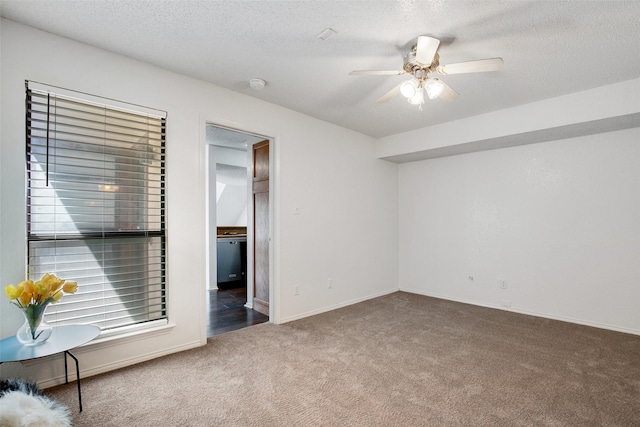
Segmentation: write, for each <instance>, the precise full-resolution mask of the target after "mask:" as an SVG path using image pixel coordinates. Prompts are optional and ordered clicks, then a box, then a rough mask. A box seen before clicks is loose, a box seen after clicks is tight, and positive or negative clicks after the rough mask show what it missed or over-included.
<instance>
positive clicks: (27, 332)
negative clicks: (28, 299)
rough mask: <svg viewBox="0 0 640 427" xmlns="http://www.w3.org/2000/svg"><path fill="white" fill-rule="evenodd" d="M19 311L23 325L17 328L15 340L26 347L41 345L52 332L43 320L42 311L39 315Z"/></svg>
mask: <svg viewBox="0 0 640 427" xmlns="http://www.w3.org/2000/svg"><path fill="white" fill-rule="evenodd" d="M20 311H21V312H22V314H23V315H24V323H23V324H22V326H20V328H18V332H16V339H17V340H18V341H19V342H20V343H21V344H22V345H26V346H31V345H38V344H42V343H43V342H45V341H46V340H48V339H49V337H50V336H51V332H53V327H52V326H51V325H50V324H48V323H47V322H46V321H45V320H44V319H43V317H44V310H42V312H41V313H39V315H38V314H34V313H33V312H27V311H24V310H20Z"/></svg>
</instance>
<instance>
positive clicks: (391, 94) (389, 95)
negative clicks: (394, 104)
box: [376, 82, 404, 104]
mask: <svg viewBox="0 0 640 427" xmlns="http://www.w3.org/2000/svg"><path fill="white" fill-rule="evenodd" d="M402 83H404V82H402ZM402 83H400V84H399V85H397V86H396V87H394V88H393V89H391V90H390V91H389V92H387V93H385V94H384V96H383V97H382V98H380V99H378V100H377V101H376V102H377V103H378V104H384V103H385V102H387V101H388V100H390V99H391V98H393V97H394V96H396V95H397V94H399V93H400V86H401V85H402Z"/></svg>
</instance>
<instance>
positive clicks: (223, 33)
mask: <svg viewBox="0 0 640 427" xmlns="http://www.w3.org/2000/svg"><path fill="white" fill-rule="evenodd" d="M0 7H1V9H0V12H1V14H2V16H3V17H5V18H8V19H11V20H14V21H17V22H20V23H24V24H27V25H30V26H33V27H36V28H40V29H43V30H45V31H49V32H51V33H54V34H59V35H61V36H64V37H68V38H70V39H75V40H79V41H82V42H84V43H87V44H90V45H93V46H97V47H100V48H103V49H107V50H110V51H113V52H117V53H120V54H123V55H126V56H129V57H133V58H137V59H140V60H142V61H146V62H148V63H151V64H155V65H157V66H160V67H163V68H166V69H169V70H173V71H176V72H178V73H182V74H186V75H189V76H193V77H196V78H199V79H202V80H206V81H209V82H212V83H215V84H216V85H219V86H222V87H226V88H229V89H231V90H234V91H237V92H240V93H244V94H247V95H250V96H253V97H256V98H260V99H263V100H265V101H268V102H272V103H274V104H278V105H281V106H284V107H287V108H290V109H292V110H296V111H299V112H301V113H304V114H308V115H310V116H313V117H317V118H319V119H322V120H326V121H328V122H331V123H335V124H338V125H340V126H344V127H346V128H350V129H353V130H356V131H358V132H362V133H364V134H368V135H371V136H374V137H382V136H386V135H391V134H397V133H401V132H404V131H409V130H413V129H417V128H421V127H425V126H429V125H433V124H436V123H441V122H446V121H450V120H455V119H459V118H463V117H468V116H472V115H477V114H481V113H485V112H489V111H494V110H499V109H503V108H508V107H511V106H515V105H519V104H524V103H528V102H533V101H537V100H541V99H545V98H550V97H554V96H558V95H564V94H567V93H571V92H576V91H580V90H585V89H590V88H593V87H597V86H602V85H606V84H609V83H615V82H618V81H623V80H629V79H633V78H637V77H639V76H640V50H639V49H638V40H639V36H640V2H638V1H508V0H505V1H444V0H440V1H408V0H404V1H371V0H370V1H193V0H182V1H162V0H153V1H139V0H136V1H132V0H119V1H114V0H108V1H103V0H94V1H67V0H57V1H12V0H1V1H0ZM327 27H330V28H332V29H334V30H335V31H336V32H337V34H335V35H334V36H333V37H330V38H329V39H327V40H321V39H319V38H318V37H317V35H318V34H319V33H320V32H322V31H323V30H324V29H325V28H327ZM419 35H431V36H433V37H437V38H439V39H440V40H441V41H442V44H441V47H440V50H439V53H440V62H441V63H444V64H446V63H453V62H460V61H466V60H473V59H481V58H490V57H502V58H503V59H504V62H505V65H504V68H503V69H502V70H501V71H499V72H493V73H479V74H463V75H451V76H444V77H443V78H442V79H443V80H444V81H445V82H446V83H447V84H448V85H449V86H451V87H452V88H453V89H455V90H456V91H457V92H458V93H459V94H460V97H459V98H458V99H457V100H456V101H454V102H451V103H446V102H443V101H440V100H435V101H427V104H426V105H425V107H424V110H423V111H419V110H418V108H417V107H415V106H412V105H410V104H408V103H407V102H406V100H404V98H402V97H396V98H394V99H392V100H391V101H390V102H388V103H386V104H377V103H376V100H377V99H378V98H379V97H381V96H382V95H384V94H385V93H386V92H387V91H388V90H390V89H391V88H392V87H394V86H395V85H396V84H398V83H399V82H401V81H402V80H403V79H407V76H377V77H374V76H359V77H355V76H349V75H348V73H349V72H350V71H351V70H355V69H385V70H386V69H391V70H394V69H401V67H402V55H403V54H404V53H406V51H407V50H408V49H409V48H410V47H411V46H412V44H413V43H415V39H416V37H417V36H419ZM256 77H258V78H262V79H264V80H266V81H267V86H266V88H265V89H263V90H261V91H256V90H253V89H250V88H249V84H248V81H249V79H251V78H256Z"/></svg>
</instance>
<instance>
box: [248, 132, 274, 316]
mask: <svg viewBox="0 0 640 427" xmlns="http://www.w3.org/2000/svg"><path fill="white" fill-rule="evenodd" d="M252 193H253V251H254V253H253V264H254V266H253V309H254V310H256V311H258V312H260V313H262V314H266V315H267V316H268V315H269V234H270V233H269V141H268V140H265V141H262V142H259V143H257V144H254V145H253V185H252Z"/></svg>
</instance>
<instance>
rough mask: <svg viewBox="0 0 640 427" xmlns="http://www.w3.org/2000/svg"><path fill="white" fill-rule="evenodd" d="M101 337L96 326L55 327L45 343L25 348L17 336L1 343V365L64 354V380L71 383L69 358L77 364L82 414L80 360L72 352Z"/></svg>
mask: <svg viewBox="0 0 640 427" xmlns="http://www.w3.org/2000/svg"><path fill="white" fill-rule="evenodd" d="M98 335H100V328H98V327H97V326H94V325H65V326H55V327H54V328H53V332H52V333H51V337H49V339H48V340H46V341H45V342H44V343H42V344H39V345H34V346H24V345H22V344H20V342H19V341H18V340H17V338H16V337H15V336H11V337H8V338H5V339H3V340H2V341H0V363H3V362H22V361H25V360H30V359H37V358H39V357H46V356H51V355H53V354H57V353H64V379H65V383H66V384H68V383H69V375H68V371H67V356H71V358H72V359H73V360H74V361H75V362H76V383H77V384H78V403H79V406H80V412H82V391H81V389H80V368H79V366H78V359H77V358H76V357H75V356H74V355H73V354H71V352H70V350H72V349H74V348H76V347H79V346H81V345H83V344H86V343H88V342H89V341H91V340H92V339H94V338H95V337H97V336H98Z"/></svg>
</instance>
